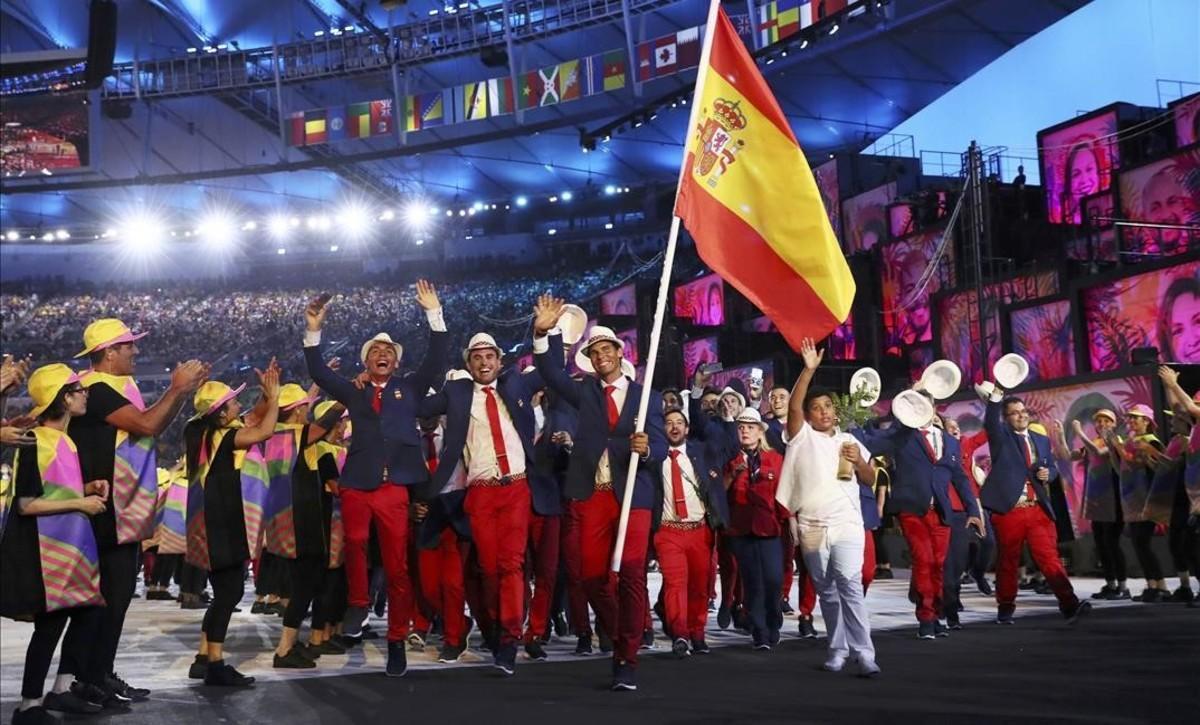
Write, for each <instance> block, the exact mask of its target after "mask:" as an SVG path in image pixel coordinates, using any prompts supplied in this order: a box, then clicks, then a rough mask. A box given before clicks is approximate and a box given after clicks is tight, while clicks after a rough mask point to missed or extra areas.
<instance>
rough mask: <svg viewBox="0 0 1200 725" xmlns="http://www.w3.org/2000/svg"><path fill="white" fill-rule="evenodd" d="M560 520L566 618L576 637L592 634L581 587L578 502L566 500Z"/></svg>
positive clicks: (585, 598) (581, 563) (581, 568)
mask: <svg viewBox="0 0 1200 725" xmlns="http://www.w3.org/2000/svg"><path fill="white" fill-rule="evenodd" d="M565 503H566V507H567V511H566V515H565V516H564V517H563V521H562V559H563V565H564V566H565V568H566V570H567V618H568V619H569V620H570V625H571V633H572V634H574V635H575V636H576V637H590V636H591V635H592V619H591V616H590V615H589V614H588V600H587V591H585V590H584V588H583V549H582V546H581V544H580V539H579V502H578V501H567V502H565Z"/></svg>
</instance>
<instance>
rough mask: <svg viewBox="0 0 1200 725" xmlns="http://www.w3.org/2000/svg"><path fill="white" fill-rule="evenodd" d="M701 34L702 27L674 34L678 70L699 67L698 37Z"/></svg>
mask: <svg viewBox="0 0 1200 725" xmlns="http://www.w3.org/2000/svg"><path fill="white" fill-rule="evenodd" d="M703 32H704V26H703V25H700V26H698V27H695V28H688V29H687V30H680V31H679V32H678V33H676V34H675V53H676V56H677V62H678V68H679V70H683V69H684V68H695V67H696V66H698V65H700V36H701V34H702V33H703Z"/></svg>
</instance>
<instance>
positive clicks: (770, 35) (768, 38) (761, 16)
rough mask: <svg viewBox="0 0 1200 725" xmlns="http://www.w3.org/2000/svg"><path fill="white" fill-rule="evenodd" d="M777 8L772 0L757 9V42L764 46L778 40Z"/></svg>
mask: <svg viewBox="0 0 1200 725" xmlns="http://www.w3.org/2000/svg"><path fill="white" fill-rule="evenodd" d="M778 16H779V9H778V7H777V6H776V4H775V3H774V2H769V3H766V4H764V5H763V6H762V7H760V8H759V9H758V44H759V46H760V47H764V48H765V47H766V46H768V45H770V44H772V43H777V42H779V17H778Z"/></svg>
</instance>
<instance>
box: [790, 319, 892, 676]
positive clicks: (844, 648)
mask: <svg viewBox="0 0 1200 725" xmlns="http://www.w3.org/2000/svg"><path fill="white" fill-rule="evenodd" d="M823 356H824V351H821V352H820V353H818V352H817V351H816V350H815V349H814V348H813V344H812V341H811V340H807V339H806V340H804V341H803V343H802V345H801V357H803V358H804V372H802V373H801V374H800V378H799V379H798V380H797V381H796V386H795V388H794V389H793V390H792V397H791V400H790V401H789V411H788V430H787V434H788V438H787V454H786V455H785V456H784V462H783V471H782V473H781V476H780V481H779V488H778V490H777V492H776V500H777V501H778V502H779V503H780V505H782V506H784V507H785V508H787V510H788V511H789V512H791V513H792V514H794V515H795V517H796V524H797V526H798V529H799V536H798V542H799V545H800V549H801V553H802V554H803V556H804V564H805V566H807V567H808V571H809V574H810V575H811V576H812V579H813V584H814V585H815V586H816V589H817V596H818V597H819V598H820V601H821V616H822V617H823V618H824V619H825V627H826V629H828V631H829V658H828V659H827V660H826V662H825V665H824V668H825V669H826V670H829V671H831V672H838V671H841V670H842V668H843V667H844V666H845V664H846V661H847V659H848V658H850V657H853V660H854V661H856V662H857V665H858V674H859V675H860V676H863V677H873V676H875V675H878V674H879V666H878V665H877V664H875V646H874V645H873V644H872V643H871V624H870V621H869V620H868V619H867V607H866V603H865V602H864V600H863V586H862V567H863V546H864V543H865V532H864V531H863V519H862V509H861V507H860V504H859V485H860V483H859V482H860V481H861V482H863V483H864V484H866V485H870V482H871V481H873V480H874V471H873V469H872V468H871V463H870V460H871V453H870V451H868V450H867V449H866V447H865V446H863V445H862V443H860V442H858V441H857V440H855V438H854V437H853V436H851V435H850V434H849V433H843V432H841V431H839V430H838V429H837V416H836V414H835V412H834V408H833V399H832V397H831V396H830V394H828V393H821V392H818V391H813V394H811V395H810V394H809V383H810V382H811V381H812V378H813V375H814V373H815V372H816V369H817V366H818V365H820V363H821V358H822V357H823ZM841 459H845V460H846V461H848V462H850V463H851V464H852V466H853V469H854V473H852V474H851V475H850V478H849V480H839V479H838V465H839V462H840V460H841Z"/></svg>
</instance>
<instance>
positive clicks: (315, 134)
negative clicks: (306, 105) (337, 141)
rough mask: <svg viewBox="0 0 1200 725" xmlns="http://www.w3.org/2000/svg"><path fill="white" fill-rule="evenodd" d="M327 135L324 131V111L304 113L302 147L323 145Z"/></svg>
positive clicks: (322, 109)
mask: <svg viewBox="0 0 1200 725" xmlns="http://www.w3.org/2000/svg"><path fill="white" fill-rule="evenodd" d="M327 138H328V134H327V133H326V131H325V109H324V108H318V109H317V110H315V111H305V112H304V145H305V146H311V145H313V144H316V143H325V141H326V140H327Z"/></svg>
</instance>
